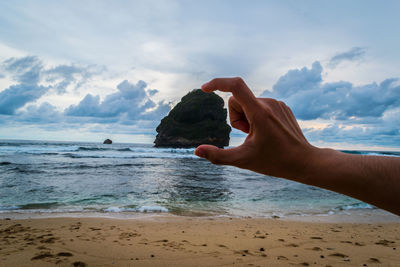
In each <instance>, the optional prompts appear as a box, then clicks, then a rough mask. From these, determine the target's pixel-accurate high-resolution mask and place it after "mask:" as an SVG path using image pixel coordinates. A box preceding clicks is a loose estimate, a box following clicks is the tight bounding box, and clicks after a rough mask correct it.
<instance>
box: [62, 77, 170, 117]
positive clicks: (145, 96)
mask: <svg viewBox="0 0 400 267" xmlns="http://www.w3.org/2000/svg"><path fill="white" fill-rule="evenodd" d="M146 87H147V84H146V83H145V82H144V81H141V80H140V81H138V82H137V83H136V84H132V83H130V82H128V81H127V80H124V81H123V82H121V83H120V84H118V86H117V89H118V91H117V92H116V93H113V94H110V95H107V96H106V97H105V99H104V100H103V101H100V97H99V96H93V95H91V94H88V95H86V96H85V97H84V98H83V99H82V101H81V102H79V104H77V105H71V106H70V107H68V108H67V109H66V110H65V115H67V116H78V117H99V118H110V117H118V116H121V118H126V119H128V120H138V119H152V118H156V117H158V115H161V113H165V111H167V110H168V111H169V105H168V104H166V103H162V102H161V103H158V105H157V104H156V103H155V102H154V101H153V100H151V99H150V95H154V93H155V91H154V90H151V89H150V90H148V91H150V92H148V91H146ZM168 111H167V112H168ZM164 115H165V114H164Z"/></svg>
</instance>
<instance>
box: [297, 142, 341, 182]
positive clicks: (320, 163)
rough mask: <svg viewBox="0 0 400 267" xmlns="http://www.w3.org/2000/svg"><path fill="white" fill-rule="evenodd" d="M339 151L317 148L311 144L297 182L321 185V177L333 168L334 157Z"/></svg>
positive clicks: (335, 157) (336, 156)
mask: <svg viewBox="0 0 400 267" xmlns="http://www.w3.org/2000/svg"><path fill="white" fill-rule="evenodd" d="M338 154H341V152H339V151H336V150H334V149H330V148H318V147H315V146H311V148H310V150H309V152H308V154H307V156H306V157H305V158H304V161H305V162H304V169H303V173H302V175H301V176H300V180H299V182H301V183H305V184H309V185H315V186H321V183H323V180H325V179H321V178H323V177H326V174H327V173H328V172H331V171H333V170H334V168H335V165H336V163H335V159H337V158H338Z"/></svg>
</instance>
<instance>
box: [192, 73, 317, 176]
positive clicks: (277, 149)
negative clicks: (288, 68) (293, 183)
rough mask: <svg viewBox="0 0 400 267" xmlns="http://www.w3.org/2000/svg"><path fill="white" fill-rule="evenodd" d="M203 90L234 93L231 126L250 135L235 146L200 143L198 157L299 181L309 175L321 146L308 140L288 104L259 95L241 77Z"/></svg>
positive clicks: (218, 81) (216, 82) (220, 80)
mask: <svg viewBox="0 0 400 267" xmlns="http://www.w3.org/2000/svg"><path fill="white" fill-rule="evenodd" d="M201 89H202V90H203V91H204V92H213V91H215V90H220V91H223V92H231V93H232V95H233V96H231V97H230V98H229V103H228V108H229V117H230V122H231V125H232V127H234V128H236V129H239V130H241V131H243V132H245V133H247V134H248V135H247V138H246V140H245V141H244V143H243V144H242V145H240V146H238V147H235V148H229V149H220V148H217V147H215V146H211V145H200V146H199V147H197V149H196V150H195V154H196V155H197V156H199V157H202V158H205V159H207V160H209V161H210V162H212V163H214V164H222V165H232V166H236V167H239V168H243V169H249V170H252V171H255V172H258V173H262V174H266V175H273V176H277V177H283V178H289V179H294V180H298V179H299V178H302V177H306V176H307V166H308V165H309V162H310V161H312V160H313V157H314V155H315V153H314V152H315V151H316V150H317V148H315V147H313V146H312V145H311V144H310V143H308V141H307V140H306V138H305V137H304V135H303V133H302V131H301V129H300V127H299V125H298V123H297V121H296V119H295V117H294V116H293V113H292V111H291V110H290V108H289V107H288V106H286V105H285V103H283V102H281V101H277V100H275V99H271V98H256V97H255V96H254V94H253V93H252V92H251V90H250V89H249V88H248V87H247V85H246V84H245V82H244V81H243V80H242V79H241V78H216V79H213V80H211V81H210V82H208V83H205V84H204V85H203V86H202V87H201ZM303 182H304V181H303Z"/></svg>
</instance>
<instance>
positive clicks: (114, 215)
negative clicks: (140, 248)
mask: <svg viewBox="0 0 400 267" xmlns="http://www.w3.org/2000/svg"><path fill="white" fill-rule="evenodd" d="M6 218H10V219H13V220H30V219H51V218H83V219H84V218H104V219H117V220H130V219H133V220H141V219H144V220H145V219H148V218H161V219H162V218H167V219H168V218H176V219H179V218H182V219H185V218H192V219H196V218H200V219H201V218H210V219H219V218H222V219H231V218H232V219H256V220H274V219H279V220H282V221H293V222H311V223H312V222H316V223H361V224H362V223H400V216H397V215H394V214H392V213H389V212H387V211H384V210H381V209H371V210H365V209H363V210H351V211H345V212H342V213H336V214H313V215H286V216H276V215H268V216H239V215H230V214H201V215H193V214H186V215H182V214H173V213H169V212H142V213H139V212H32V213H30V212H2V213H0V220H2V219H6Z"/></svg>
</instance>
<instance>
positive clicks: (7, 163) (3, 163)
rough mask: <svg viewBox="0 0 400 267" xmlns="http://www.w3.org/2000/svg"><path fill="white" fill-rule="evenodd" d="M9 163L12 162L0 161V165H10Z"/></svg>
mask: <svg viewBox="0 0 400 267" xmlns="http://www.w3.org/2000/svg"><path fill="white" fill-rule="evenodd" d="M11 164H12V162H9V161H2V162H0V166H4V165H11Z"/></svg>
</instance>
